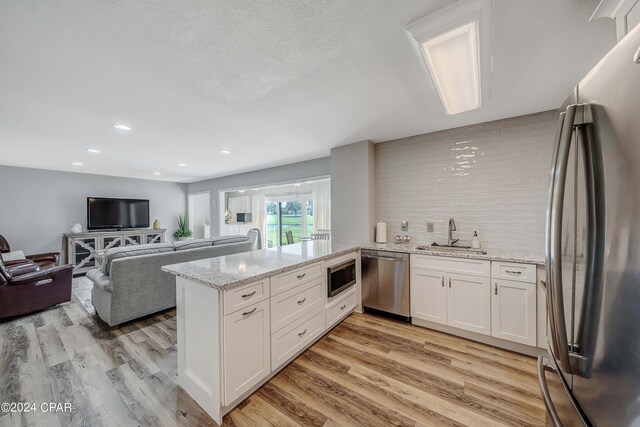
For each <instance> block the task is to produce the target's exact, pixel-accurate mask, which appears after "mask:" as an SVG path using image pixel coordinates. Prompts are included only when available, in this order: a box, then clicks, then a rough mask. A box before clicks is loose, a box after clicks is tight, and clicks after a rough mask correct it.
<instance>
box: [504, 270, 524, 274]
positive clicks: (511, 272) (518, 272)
mask: <svg viewBox="0 0 640 427" xmlns="http://www.w3.org/2000/svg"><path fill="white" fill-rule="evenodd" d="M504 272H505V273H508V274H522V271H513V270H505V271H504Z"/></svg>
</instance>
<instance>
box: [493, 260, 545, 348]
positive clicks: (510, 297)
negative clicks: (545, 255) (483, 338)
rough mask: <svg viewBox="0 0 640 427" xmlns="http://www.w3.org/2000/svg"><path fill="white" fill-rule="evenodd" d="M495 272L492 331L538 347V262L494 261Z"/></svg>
mask: <svg viewBox="0 0 640 427" xmlns="http://www.w3.org/2000/svg"><path fill="white" fill-rule="evenodd" d="M491 276H492V277H491V278H492V280H491V282H492V302H491V335H493V336H494V337H496V338H501V339H504V340H509V341H513V342H517V343H520V344H526V345H530V346H533V347H535V346H536V342H537V334H536V330H537V325H536V317H537V315H536V312H537V307H536V266H535V265H530V264H515V263H509V262H493V263H492V265H491Z"/></svg>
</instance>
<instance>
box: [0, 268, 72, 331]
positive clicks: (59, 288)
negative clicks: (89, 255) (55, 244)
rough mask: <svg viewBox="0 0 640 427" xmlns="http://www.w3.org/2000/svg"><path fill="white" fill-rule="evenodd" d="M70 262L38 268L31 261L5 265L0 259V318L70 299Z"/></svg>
mask: <svg viewBox="0 0 640 427" xmlns="http://www.w3.org/2000/svg"><path fill="white" fill-rule="evenodd" d="M72 279H73V265H71V264H66V265H60V266H51V267H48V268H41V267H40V266H39V265H38V264H36V263H35V262H33V261H29V262H23V263H18V264H14V265H12V266H6V265H5V263H4V262H2V260H0V319H3V318H7V317H14V316H20V315H22V314H27V313H32V312H34V311H38V310H42V309H45V308H48V307H52V306H54V305H56V304H61V303H63V302H68V301H71V280H72Z"/></svg>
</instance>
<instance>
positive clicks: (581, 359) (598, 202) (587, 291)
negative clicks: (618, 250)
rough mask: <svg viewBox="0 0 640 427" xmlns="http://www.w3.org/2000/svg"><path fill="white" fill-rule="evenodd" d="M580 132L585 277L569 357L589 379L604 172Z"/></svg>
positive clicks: (590, 139)
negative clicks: (584, 214) (582, 164)
mask: <svg viewBox="0 0 640 427" xmlns="http://www.w3.org/2000/svg"><path fill="white" fill-rule="evenodd" d="M589 115H591V112H590V113H589ZM592 120H593V119H592ZM585 124H590V123H585ZM579 131H580V140H581V142H582V145H583V147H584V150H583V152H584V154H585V155H584V169H585V180H586V182H585V188H586V189H587V197H586V200H587V244H586V248H585V249H586V253H585V254H586V264H585V272H586V275H585V281H584V292H583V296H582V315H581V316H580V322H579V324H578V334H577V342H576V343H575V346H574V348H573V349H572V350H573V352H572V354H571V358H572V359H573V360H572V362H573V367H574V369H573V371H574V374H576V375H580V376H582V377H585V378H589V377H590V376H591V364H592V361H593V354H592V353H593V348H594V346H595V341H596V338H597V328H598V326H597V319H598V318H599V316H600V304H599V301H600V300H601V294H602V274H603V273H602V272H603V262H604V233H605V231H604V215H605V201H604V186H603V182H604V177H603V173H604V172H603V166H602V160H601V150H602V149H601V147H600V145H599V144H598V141H596V140H595V139H594V135H593V132H592V128H590V127H589V126H581V127H580V129H579Z"/></svg>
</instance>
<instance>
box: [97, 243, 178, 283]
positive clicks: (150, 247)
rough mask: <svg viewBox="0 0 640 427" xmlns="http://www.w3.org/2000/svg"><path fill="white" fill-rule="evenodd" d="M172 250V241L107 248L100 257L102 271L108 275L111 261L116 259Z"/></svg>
mask: <svg viewBox="0 0 640 427" xmlns="http://www.w3.org/2000/svg"><path fill="white" fill-rule="evenodd" d="M173 251H174V248H173V244H172V243H149V244H146V245H135V246H123V247H120V248H111V249H109V250H107V251H106V252H105V253H104V255H103V257H102V272H103V273H104V274H106V275H107V276H108V275H109V273H110V271H111V263H112V262H113V261H114V260H116V259H120V258H128V257H132V256H140V255H150V254H160V253H163V252H173Z"/></svg>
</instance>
